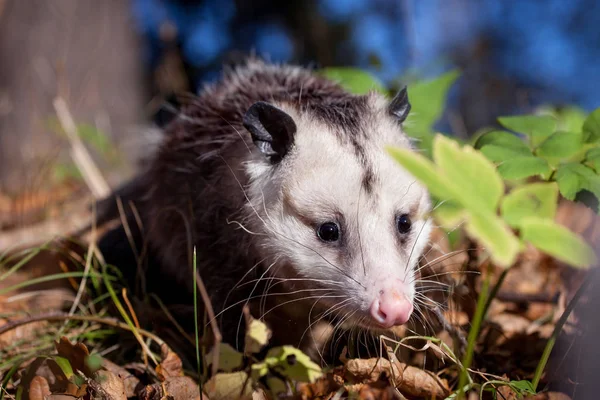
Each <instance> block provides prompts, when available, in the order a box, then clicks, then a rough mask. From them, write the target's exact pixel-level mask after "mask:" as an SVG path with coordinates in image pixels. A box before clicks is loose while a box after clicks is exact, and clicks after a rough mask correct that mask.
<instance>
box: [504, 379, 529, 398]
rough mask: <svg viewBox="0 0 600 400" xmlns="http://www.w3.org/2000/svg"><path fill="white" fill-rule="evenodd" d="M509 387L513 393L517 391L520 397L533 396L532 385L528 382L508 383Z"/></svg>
mask: <svg viewBox="0 0 600 400" xmlns="http://www.w3.org/2000/svg"><path fill="white" fill-rule="evenodd" d="M509 385H510V387H511V388H513V389H515V391H518V392H519V393H520V394H521V395H523V394H524V393H528V394H535V388H534V387H533V384H532V383H531V382H529V381H525V380H523V381H510V382H509Z"/></svg>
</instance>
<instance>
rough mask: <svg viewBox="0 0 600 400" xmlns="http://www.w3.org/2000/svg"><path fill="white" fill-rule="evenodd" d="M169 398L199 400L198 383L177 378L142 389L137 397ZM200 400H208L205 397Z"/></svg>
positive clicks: (142, 398) (187, 378)
mask: <svg viewBox="0 0 600 400" xmlns="http://www.w3.org/2000/svg"><path fill="white" fill-rule="evenodd" d="M167 396H169V397H170V398H173V399H177V400H201V398H200V390H199V388H198V383H197V382H196V381H194V380H193V379H192V378H190V377H188V376H178V377H172V378H169V379H167V380H166V381H165V382H163V383H162V384H161V383H155V384H152V385H147V386H146V387H144V388H143V389H142V390H141V391H140V393H139V395H138V397H139V398H140V399H141V400H160V399H164V398H165V397H167ZM202 399H205V400H208V399H207V397H206V395H203V396H202Z"/></svg>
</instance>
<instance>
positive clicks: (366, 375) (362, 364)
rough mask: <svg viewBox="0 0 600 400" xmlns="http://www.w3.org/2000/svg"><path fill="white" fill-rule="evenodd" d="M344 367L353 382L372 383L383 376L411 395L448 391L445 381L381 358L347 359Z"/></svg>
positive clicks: (443, 394)
mask: <svg viewBox="0 0 600 400" xmlns="http://www.w3.org/2000/svg"><path fill="white" fill-rule="evenodd" d="M345 368H346V372H347V374H346V375H347V377H348V378H349V379H350V380H352V381H354V382H364V383H373V382H377V381H379V380H380V379H381V377H382V376H385V377H386V378H387V379H388V381H389V382H390V383H391V384H393V385H394V386H395V387H396V388H398V390H400V391H401V392H404V393H407V394H409V395H411V396H416V397H426V398H443V397H446V396H447V395H448V394H449V393H450V390H449V388H448V384H447V382H446V381H444V380H441V379H440V378H438V377H437V376H436V375H434V374H432V373H430V372H428V371H425V370H422V369H419V368H415V367H411V366H408V365H406V364H403V363H400V362H390V361H389V360H384V359H382V358H370V359H366V360H363V359H353V360H348V362H347V363H346V365H345Z"/></svg>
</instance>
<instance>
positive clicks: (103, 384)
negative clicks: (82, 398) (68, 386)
mask: <svg viewBox="0 0 600 400" xmlns="http://www.w3.org/2000/svg"><path fill="white" fill-rule="evenodd" d="M93 382H95V384H97V385H98V386H96V385H95V384H94V385H93V387H92V388H93V389H94V390H95V391H97V392H99V393H100V394H101V395H102V397H105V398H107V399H110V400H127V395H126V394H125V384H124V383H123V380H122V379H121V378H119V377H118V376H117V375H115V374H113V373H112V372H109V371H98V372H96V374H94V380H93ZM90 385H91V382H90Z"/></svg>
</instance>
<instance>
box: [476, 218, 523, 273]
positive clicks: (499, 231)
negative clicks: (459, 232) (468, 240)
mask: <svg viewBox="0 0 600 400" xmlns="http://www.w3.org/2000/svg"><path fill="white" fill-rule="evenodd" d="M466 230H467V232H468V233H469V235H471V236H472V237H474V238H476V239H478V240H479V241H481V243H482V244H483V245H484V246H485V248H486V249H487V250H488V251H489V253H490V255H491V257H492V260H493V261H494V262H495V263H496V264H497V265H499V266H502V267H510V266H511V265H512V264H513V263H514V262H515V259H516V258H517V255H518V254H519V250H520V243H519V240H518V239H517V238H516V237H515V235H514V234H513V233H512V231H511V230H510V229H509V228H508V226H506V224H505V223H504V221H502V220H501V219H500V218H499V217H498V216H496V215H495V214H489V215H477V214H471V215H470V216H469V219H468V221H467V224H466Z"/></svg>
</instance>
